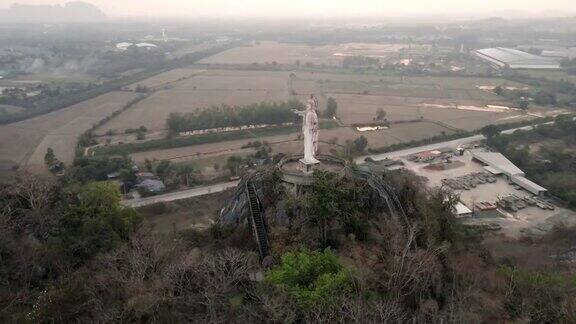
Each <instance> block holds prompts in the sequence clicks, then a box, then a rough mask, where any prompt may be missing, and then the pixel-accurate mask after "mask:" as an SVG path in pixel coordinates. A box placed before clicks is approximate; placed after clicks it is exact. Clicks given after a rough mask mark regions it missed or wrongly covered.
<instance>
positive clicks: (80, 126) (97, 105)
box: [0, 92, 136, 171]
mask: <svg viewBox="0 0 576 324" xmlns="http://www.w3.org/2000/svg"><path fill="white" fill-rule="evenodd" d="M135 97H136V95H135V94H134V93H129V92H110V93H107V94H105V95H102V96H99V97H96V98H94V99H91V100H87V101H84V102H81V103H79V104H76V105H73V106H70V107H68V108H64V109H61V110H57V111H54V112H51V113H49V114H45V115H42V116H38V117H35V118H32V119H28V120H24V121H21V122H17V123H13V124H10V125H6V126H0V160H2V161H10V162H11V163H13V164H19V165H26V166H28V167H31V168H34V169H41V170H43V166H44V155H45V154H46V149H47V148H49V147H51V148H53V149H54V153H55V154H56V157H57V158H58V159H60V160H61V161H63V162H65V163H70V162H71V161H72V159H73V157H74V149H75V147H76V140H77V139H78V136H79V135H81V134H82V133H83V132H85V131H86V130H88V129H89V128H90V127H92V125H93V124H95V123H96V122H98V121H100V120H101V119H103V118H104V117H106V116H108V115H110V114H111V113H113V112H114V111H116V110H119V109H120V108H122V107H123V106H124V105H125V104H127V103H128V102H129V101H131V100H133V99H134V98H135ZM4 171H5V170H4Z"/></svg>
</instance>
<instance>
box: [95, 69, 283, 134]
mask: <svg viewBox="0 0 576 324" xmlns="http://www.w3.org/2000/svg"><path fill="white" fill-rule="evenodd" d="M167 73H170V72H167ZM164 75H166V74H164ZM171 75H172V76H173V75H174V74H171ZM160 76H161V75H159V76H157V77H160ZM157 77H155V78H156V79H155V80H156V82H157V80H160V79H158V78H157ZM288 78H289V73H288V72H257V71H233V70H232V71H220V70H206V71H202V72H198V73H197V74H196V75H195V76H193V77H191V78H188V79H185V80H181V81H178V82H175V83H172V84H171V87H169V88H168V89H166V90H160V91H157V92H155V93H154V94H152V95H151V96H150V97H148V98H147V99H145V100H143V101H141V102H139V103H138V104H136V105H135V106H134V107H132V108H130V109H129V110H127V111H126V112H124V113H122V114H121V115H120V116H118V117H117V118H114V119H113V120H112V121H110V122H109V123H107V124H105V125H103V126H102V127H100V129H98V130H97V133H99V134H104V133H106V131H108V130H110V129H112V130H116V131H118V132H123V130H125V129H127V128H138V127H139V126H145V127H146V128H148V129H149V130H152V131H158V130H162V129H164V128H165V127H166V119H167V118H168V115H169V114H170V113H173V112H179V113H186V112H192V111H195V110H197V109H202V108H207V107H211V106H214V105H221V104H227V105H248V104H254V103H260V102H263V101H286V100H288V98H289V97H288V91H287V82H288ZM147 82H148V80H145V81H144V82H143V83H142V84H146V83H147ZM150 84H151V83H150Z"/></svg>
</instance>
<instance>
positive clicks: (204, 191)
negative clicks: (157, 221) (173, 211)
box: [122, 180, 239, 207]
mask: <svg viewBox="0 0 576 324" xmlns="http://www.w3.org/2000/svg"><path fill="white" fill-rule="evenodd" d="M238 182H239V181H238V180H236V181H230V182H224V183H217V184H214V185H209V186H202V187H196V188H192V189H187V190H182V191H176V192H170V193H166V194H163V195H158V196H152V197H146V198H137V199H129V200H123V201H122V204H123V205H124V206H129V207H142V206H147V205H152V204H156V203H159V202H166V201H174V200H180V199H187V198H192V197H198V196H204V195H208V194H211V193H216V192H221V191H224V190H227V189H230V188H234V187H236V186H237V185H238Z"/></svg>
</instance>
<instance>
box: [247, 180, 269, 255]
mask: <svg viewBox="0 0 576 324" xmlns="http://www.w3.org/2000/svg"><path fill="white" fill-rule="evenodd" d="M246 195H247V196H248V203H249V204H250V223H252V229H253V230H254V238H255V239H256V243H257V244H258V250H259V252H260V259H264V258H265V257H266V256H268V255H269V254H270V246H269V244H268V231H267V229H266V221H265V220H264V215H263V213H262V208H261V206H260V201H259V200H258V196H257V195H256V189H255V188H254V184H252V182H250V181H247V182H246Z"/></svg>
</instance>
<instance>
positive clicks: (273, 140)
mask: <svg viewBox="0 0 576 324" xmlns="http://www.w3.org/2000/svg"><path fill="white" fill-rule="evenodd" d="M452 133H453V131H452V130H450V129H448V128H445V127H442V126H440V125H437V124H434V123H430V122H415V123H403V124H397V125H393V127H392V128H390V129H387V130H381V131H369V132H358V131H356V130H354V129H353V128H351V127H338V128H332V129H323V130H321V131H320V141H321V143H320V151H321V152H323V153H330V152H331V151H332V150H333V149H341V146H342V145H344V144H345V143H346V141H347V140H354V139H356V138H358V137H360V136H365V137H366V138H367V139H368V147H370V148H380V147H385V146H389V145H392V144H398V143H402V142H409V141H412V140H420V139H424V138H428V137H432V136H437V135H441V134H452ZM256 140H259V141H266V142H268V143H269V144H270V146H271V147H272V154H276V153H284V154H288V155H290V154H300V153H301V152H302V149H303V148H302V143H301V140H299V139H298V134H297V133H294V134H288V135H277V136H268V137H262V138H256V139H247V140H237V141H228V142H221V143H211V144H202V145H195V146H187V147H180V148H173V149H163V150H155V151H147V152H139V153H134V154H132V155H131V157H132V158H133V159H134V161H135V162H136V163H139V164H142V163H144V161H145V160H146V159H149V160H171V161H172V162H174V163H180V162H190V161H193V162H194V163H195V164H196V165H197V166H198V167H199V168H200V169H201V170H202V172H203V173H205V172H212V171H213V168H212V166H213V165H214V164H218V165H220V166H223V165H225V163H226V159H227V158H228V157H229V156H232V155H238V156H247V155H249V154H252V153H254V149H251V148H244V149H243V148H242V146H243V145H245V144H247V143H248V142H251V141H256ZM334 142H335V144H336V145H332V144H329V143H334Z"/></svg>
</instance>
